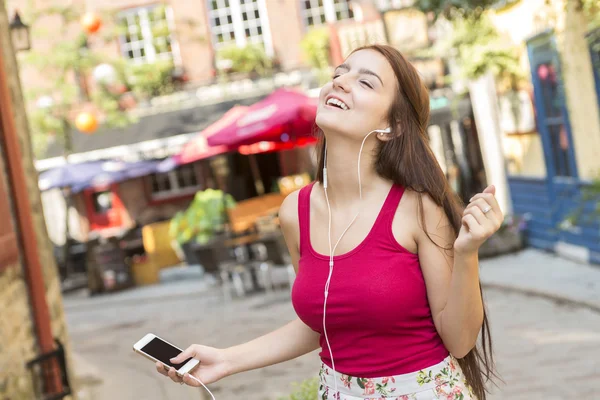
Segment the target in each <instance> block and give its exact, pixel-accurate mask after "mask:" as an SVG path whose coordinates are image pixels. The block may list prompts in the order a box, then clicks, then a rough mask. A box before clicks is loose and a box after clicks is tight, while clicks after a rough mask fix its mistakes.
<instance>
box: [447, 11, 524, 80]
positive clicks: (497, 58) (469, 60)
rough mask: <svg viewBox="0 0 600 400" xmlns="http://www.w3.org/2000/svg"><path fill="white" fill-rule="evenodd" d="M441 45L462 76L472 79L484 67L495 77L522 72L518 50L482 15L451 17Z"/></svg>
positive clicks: (476, 76) (484, 69)
mask: <svg viewBox="0 0 600 400" xmlns="http://www.w3.org/2000/svg"><path fill="white" fill-rule="evenodd" d="M442 48H443V50H442V51H445V52H446V53H448V54H452V55H453V56H455V57H456V58H457V61H458V65H460V68H461V72H462V74H463V75H464V77H465V78H468V79H476V78H478V77H480V76H482V75H483V74H485V73H486V72H487V71H492V73H493V74H494V75H495V76H496V77H516V78H520V77H522V76H523V71H522V69H521V66H520V64H519V57H518V50H517V49H516V48H515V47H513V46H511V45H507V41H506V40H503V39H502V37H501V36H500V35H499V34H498V32H497V31H496V29H495V27H494V26H493V24H492V23H491V21H490V20H489V19H488V18H487V17H485V16H479V17H468V18H461V19H456V20H454V21H453V34H452V36H451V37H450V38H449V39H448V40H447V41H445V42H444V43H443V44H442Z"/></svg>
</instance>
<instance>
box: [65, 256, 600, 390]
mask: <svg viewBox="0 0 600 400" xmlns="http://www.w3.org/2000/svg"><path fill="white" fill-rule="evenodd" d="M536 253H537V252H533V253H532V252H530V251H526V252H524V253H521V254H520V255H519V256H517V257H512V258H509V259H505V261H506V262H504V263H502V262H499V260H501V259H493V260H486V261H484V262H483V263H482V280H483V281H484V282H486V281H487V282H488V283H489V284H492V285H496V286H503V285H505V284H506V285H507V284H509V283H513V281H515V282H520V283H521V284H523V285H524V284H525V283H529V285H530V286H531V287H530V288H529V289H531V290H529V291H532V287H533V286H535V287H536V288H537V289H536V290H537V291H540V292H543V290H542V289H544V287H545V288H546V289H552V288H559V289H562V291H563V292H565V293H567V294H568V290H573V291H575V292H577V293H575V295H576V294H579V295H581V294H582V293H584V292H585V288H586V287H590V285H593V284H596V285H597V284H600V269H598V268H592V267H583V266H579V265H571V264H570V263H568V262H566V261H564V260H560V259H558V261H557V260H555V259H554V258H553V257H552V256H546V255H544V254H536ZM547 258H551V259H552V260H548V259H547ZM519 260H525V261H526V263H525V264H521V268H517V267H515V265H516V264H517V263H519ZM538 264H539V265H538ZM544 265H555V267H556V268H557V269H556V270H555V271H554V272H552V273H544V271H539V269H540V268H542V269H543V266H544ZM561 265H562V268H563V269H560V268H561V267H560V266H561ZM565 268H568V269H572V270H571V272H572V274H569V273H567V272H565ZM573 268H575V269H574V270H573ZM577 268H583V270H580V269H577ZM587 268H591V269H589V270H588V269H587ZM522 270H526V271H530V273H531V274H535V278H533V277H532V276H533V275H531V274H530V275H527V274H525V273H523V272H519V271H522ZM502 272H504V274H503V273H502ZM546 272H547V271H546ZM573 276H577V277H578V278H577V279H575V278H572V277H573ZM583 276H585V277H586V278H585V279H584V278H583ZM555 279H556V280H563V281H565V282H567V283H565V285H564V286H565V287H567V288H571V289H565V288H564V287H562V286H561V285H558V284H557V282H555ZM536 282H537V283H536ZM544 282H545V283H544ZM575 282H578V283H575ZM201 285H202V282H200V281H187V282H172V283H168V284H163V285H158V286H155V287H152V288H144V289H136V290H133V291H128V292H123V293H121V294H114V295H108V296H100V297H95V298H87V297H85V296H83V295H81V294H71V295H69V296H68V297H66V299H65V308H66V312H67V317H68V322H69V327H70V333H71V339H72V344H73V348H74V350H75V351H76V352H77V354H78V356H80V358H81V359H83V360H85V362H86V363H87V364H88V365H91V366H92V367H93V368H97V369H98V371H99V373H100V375H101V377H102V379H103V381H104V383H103V384H102V385H100V386H98V387H97V390H96V391H95V396H94V397H93V398H94V399H95V400H98V399H102V400H103V399H110V400H113V399H114V400H119V399H147V400H154V399H156V400H158V399H160V400H162V399H175V398H190V399H193V398H198V399H202V398H203V397H202V394H201V393H199V392H197V391H196V390H194V389H190V388H186V387H182V386H179V385H176V384H173V383H172V382H170V381H169V380H167V379H166V378H164V377H162V376H161V375H158V374H157V373H156V372H155V371H154V369H153V368H154V367H153V365H152V363H150V362H149V361H147V360H145V359H143V358H142V357H140V356H139V355H136V354H134V353H133V352H132V351H131V345H132V344H133V343H134V342H135V341H136V340H138V339H139V338H140V337H142V336H143V335H144V334H145V333H147V332H153V333H156V334H158V335H160V336H164V337H165V338H166V339H170V340H172V341H173V342H174V343H177V344H180V345H181V346H186V345H187V344H189V343H204V344H207V345H213V346H219V347H224V346H229V345H232V344H236V343H239V342H243V341H246V340H249V339H252V338H254V337H256V336H259V335H261V334H263V333H266V332H268V331H270V330H272V329H274V328H277V327H279V326H280V325H282V324H284V323H286V322H287V321H289V320H291V319H293V318H294V317H295V315H294V312H293V309H292V307H291V303H290V302H289V293H288V292H279V293H278V294H277V295H275V296H272V297H269V298H267V297H265V296H255V297H251V298H248V299H245V300H243V301H240V300H236V301H233V302H230V303H224V302H223V300H222V297H221V295H220V293H219V291H217V290H213V289H207V287H206V285H204V287H202V286H201ZM513 286H514V285H513ZM577 287H580V290H579V291H577V290H575V289H576V288H577ZM540 288H541V289H540ZM558 292H559V293H558V294H559V296H558V297H568V296H567V295H566V294H565V293H561V292H560V290H558ZM485 293H486V298H487V303H488V308H489V313H490V316H491V325H492V330H493V339H494V344H495V352H496V358H497V365H498V370H499V372H500V374H501V376H502V378H503V380H504V382H505V383H501V382H500V383H499V384H500V387H499V388H497V389H495V390H494V393H493V395H492V400H500V399H517V400H518V399H527V400H535V399H543V400H552V399H565V400H571V399H596V398H600V396H599V395H598V393H600V313H597V312H595V311H592V310H590V309H589V308H584V307H580V306H576V305H575V306H574V305H573V304H571V303H560V302H559V303H557V302H555V301H550V300H548V299H546V298H540V297H534V296H528V295H523V294H519V293H514V292H511V291H506V290H500V289H495V288H492V289H487V290H486V292H485ZM544 293H545V292H544ZM552 293H554V292H552V290H548V293H546V294H548V295H550V294H552ZM563 295H564V296H563ZM589 295H593V293H589ZM579 300H581V299H579ZM588 300H589V298H588ZM317 368H318V359H317V355H316V354H310V355H307V356H304V357H302V358H300V359H298V360H294V361H291V362H288V363H285V364H281V365H279V366H273V367H269V368H266V369H264V370H260V371H252V372H249V373H245V374H241V375H237V376H233V377H230V378H227V379H225V380H223V381H222V382H219V383H217V384H214V385H212V386H211V388H212V389H213V390H214V394H215V396H216V397H217V399H218V400H229V399H247V400H278V399H280V398H281V397H282V396H284V395H285V394H286V393H288V392H289V391H290V383H291V382H295V381H300V380H302V379H305V378H309V377H312V376H314V375H315V374H316V372H317Z"/></svg>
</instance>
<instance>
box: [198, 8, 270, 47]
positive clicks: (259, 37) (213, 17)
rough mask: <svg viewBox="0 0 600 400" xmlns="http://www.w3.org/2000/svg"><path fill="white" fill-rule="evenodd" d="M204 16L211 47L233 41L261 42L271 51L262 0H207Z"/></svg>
mask: <svg viewBox="0 0 600 400" xmlns="http://www.w3.org/2000/svg"><path fill="white" fill-rule="evenodd" d="M207 1H208V18H209V21H210V25H211V34H212V39H213V44H214V46H215V49H216V50H218V49H220V48H222V47H224V46H227V45H231V44H235V45H237V46H240V47H242V46H245V45H247V44H261V45H264V47H265V50H266V52H267V54H269V55H271V53H272V44H271V37H270V33H269V21H268V19H267V13H266V9H265V7H264V0H207Z"/></svg>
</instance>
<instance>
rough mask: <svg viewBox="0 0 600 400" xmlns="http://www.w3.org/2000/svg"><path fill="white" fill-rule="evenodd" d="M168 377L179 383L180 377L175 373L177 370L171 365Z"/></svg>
mask: <svg viewBox="0 0 600 400" xmlns="http://www.w3.org/2000/svg"><path fill="white" fill-rule="evenodd" d="M169 378H171V380H172V381H173V382H175V383H181V377H180V376H179V375H177V371H176V370H175V368H173V367H171V368H169Z"/></svg>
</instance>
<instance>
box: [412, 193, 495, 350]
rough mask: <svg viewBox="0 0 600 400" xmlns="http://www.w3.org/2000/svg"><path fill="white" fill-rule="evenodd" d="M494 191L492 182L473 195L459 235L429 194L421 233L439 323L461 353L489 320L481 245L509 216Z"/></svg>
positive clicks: (444, 337)
mask: <svg viewBox="0 0 600 400" xmlns="http://www.w3.org/2000/svg"><path fill="white" fill-rule="evenodd" d="M494 193H495V188H494V187H493V186H490V187H488V188H487V189H486V190H485V191H484V192H483V193H480V194H477V195H476V196H474V197H473V198H472V199H471V201H470V203H469V205H468V206H467V207H466V208H465V211H464V214H463V218H462V225H461V229H460V232H459V235H458V237H456V234H455V233H454V229H453V228H452V225H451V224H450V221H449V220H448V218H447V216H446V215H445V213H444V210H443V209H442V208H441V207H439V206H438V205H437V204H435V203H434V202H433V200H432V199H431V198H430V197H428V196H423V211H424V214H425V224H426V226H425V227H423V228H424V229H420V230H419V233H418V234H417V235H416V241H417V246H418V254H419V260H420V263H421V269H422V271H423V276H424V278H425V283H426V286H427V297H428V300H429V305H430V307H431V313H432V316H433V321H434V323H435V326H436V329H437V331H438V333H439V335H440V337H441V338H442V340H443V342H444V345H445V346H446V348H447V349H448V351H449V352H450V353H451V354H452V355H453V356H455V357H456V358H462V357H464V356H466V355H467V354H468V353H469V352H470V351H471V349H473V347H475V344H476V342H477V336H478V335H479V331H480V329H481V325H482V323H483V302H482V299H481V290H480V285H479V257H478V251H479V247H480V246H481V245H482V244H483V243H484V242H485V241H486V240H487V239H488V238H489V237H490V236H492V235H493V234H494V233H495V232H496V231H497V230H498V229H499V227H500V225H501V224H502V221H503V218H504V217H503V215H502V211H501V210H500V207H499V206H498V203H497V201H496V199H495V197H494ZM425 231H426V232H427V233H428V234H429V237H428V236H427V233H426V232H425ZM430 238H431V239H432V240H433V242H432V240H431V239H430ZM452 245H453V249H452V250H446V249H447V248H449V247H450V246H452ZM440 246H441V248H440Z"/></svg>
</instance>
